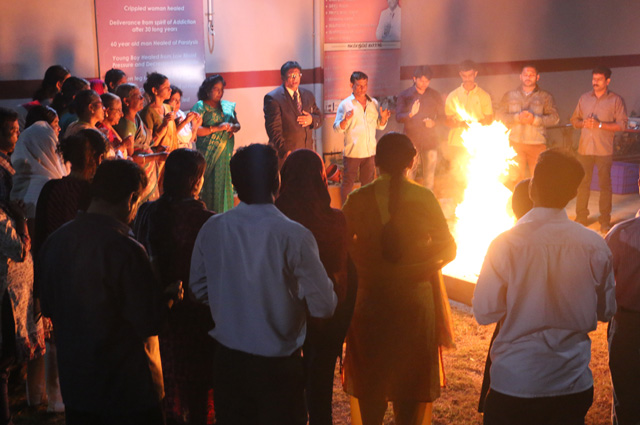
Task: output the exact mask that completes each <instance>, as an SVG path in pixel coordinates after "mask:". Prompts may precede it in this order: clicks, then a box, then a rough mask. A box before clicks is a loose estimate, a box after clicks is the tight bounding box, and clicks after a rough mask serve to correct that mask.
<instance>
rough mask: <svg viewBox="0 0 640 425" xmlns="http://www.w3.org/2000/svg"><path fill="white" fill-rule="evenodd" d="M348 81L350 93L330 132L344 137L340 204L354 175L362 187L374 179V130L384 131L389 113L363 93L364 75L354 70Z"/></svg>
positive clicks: (366, 81) (364, 85) (367, 81)
mask: <svg viewBox="0 0 640 425" xmlns="http://www.w3.org/2000/svg"><path fill="white" fill-rule="evenodd" d="M349 82H350V84H351V91H352V94H351V96H349V97H347V98H346V99H344V100H343V101H342V102H340V105H338V112H337V113H336V119H335V121H334V123H333V129H334V130H335V131H336V132H338V133H342V134H344V155H343V164H344V172H343V174H342V186H341V187H340V196H341V197H342V203H343V204H344V202H345V201H346V200H347V196H349V194H350V193H351V191H352V190H353V186H354V184H355V181H356V176H357V175H358V174H360V184H361V185H362V186H364V185H366V184H369V183H371V182H372V181H373V180H374V179H375V177H376V165H375V155H376V143H377V141H376V130H384V128H385V127H386V126H387V121H388V120H389V117H390V116H391V111H389V110H388V109H380V107H379V106H378V101H377V100H376V99H373V98H371V97H369V95H368V94H367V90H368V88H369V77H368V76H367V74H365V73H364V72H362V71H355V72H353V73H352V74H351V77H350V78H349Z"/></svg>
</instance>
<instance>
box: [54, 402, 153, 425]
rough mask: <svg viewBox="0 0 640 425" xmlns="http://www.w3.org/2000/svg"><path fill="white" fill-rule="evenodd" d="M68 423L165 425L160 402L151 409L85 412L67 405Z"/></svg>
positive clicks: (86, 424)
mask: <svg viewBox="0 0 640 425" xmlns="http://www.w3.org/2000/svg"><path fill="white" fill-rule="evenodd" d="M64 416H65V424H66V425H88V424H91V425H115V424H118V425H164V423H165V422H164V414H163V412H162V408H161V406H160V403H158V405H157V406H154V407H152V408H149V409H144V410H140V411H134V412H117V413H116V412H103V413H96V412H85V411H82V410H76V409H72V408H69V407H68V406H65V409H64Z"/></svg>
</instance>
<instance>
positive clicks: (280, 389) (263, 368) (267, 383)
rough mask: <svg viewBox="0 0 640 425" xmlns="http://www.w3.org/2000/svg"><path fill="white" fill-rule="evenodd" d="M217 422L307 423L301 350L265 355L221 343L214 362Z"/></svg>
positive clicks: (242, 424)
mask: <svg viewBox="0 0 640 425" xmlns="http://www.w3.org/2000/svg"><path fill="white" fill-rule="evenodd" d="M213 385H214V389H213V404H214V406H215V409H216V424H217V425H306V423H307V413H306V408H305V402H304V371H303V366H302V358H301V356H300V351H299V350H298V351H296V352H295V353H294V354H292V355H291V356H288V357H264V356H257V355H253V354H249V353H245V352H242V351H238V350H232V349H230V348H227V347H225V346H223V345H222V344H218V347H217V348H216V353H215V355H214V365H213Z"/></svg>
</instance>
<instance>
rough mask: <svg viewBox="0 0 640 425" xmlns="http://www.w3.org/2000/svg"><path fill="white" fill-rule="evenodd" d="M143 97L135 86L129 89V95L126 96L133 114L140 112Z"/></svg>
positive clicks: (142, 106)
mask: <svg viewBox="0 0 640 425" xmlns="http://www.w3.org/2000/svg"><path fill="white" fill-rule="evenodd" d="M143 99H144V97H142V94H141V93H140V89H138V88H135V89H133V90H131V92H130V93H129V97H128V98H127V101H128V102H129V111H131V112H133V113H134V114H135V113H138V112H140V111H141V110H142V108H144V102H143Z"/></svg>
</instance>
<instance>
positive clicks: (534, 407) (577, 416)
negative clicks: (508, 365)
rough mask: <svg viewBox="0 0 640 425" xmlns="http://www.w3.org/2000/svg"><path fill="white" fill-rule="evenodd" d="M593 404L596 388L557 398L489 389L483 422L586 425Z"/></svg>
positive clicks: (500, 424) (489, 424)
mask: <svg viewBox="0 0 640 425" xmlns="http://www.w3.org/2000/svg"><path fill="white" fill-rule="evenodd" d="M592 403H593V387H591V388H590V389H588V390H586V391H583V392H580V393H576V394H569V395H562V396H556V397H537V398H520V397H513V396H509V395H506V394H502V393H499V392H497V391H494V390H493V389H491V390H489V394H487V400H486V402H485V405H484V420H483V422H482V423H483V424H484V425H513V424H518V425H584V417H585V416H586V415H587V412H588V411H589V407H591V404H592Z"/></svg>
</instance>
